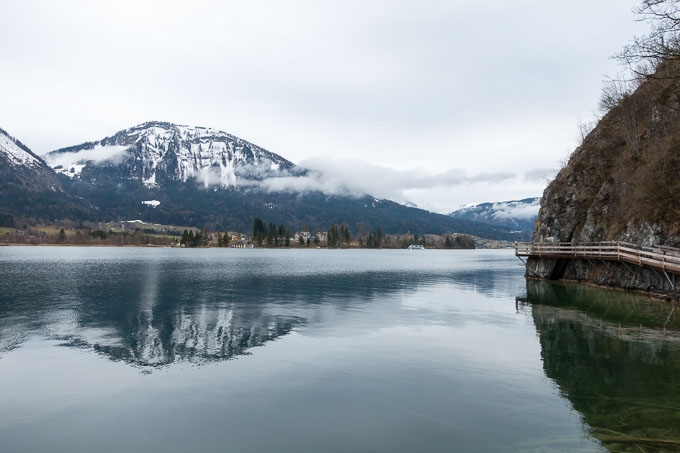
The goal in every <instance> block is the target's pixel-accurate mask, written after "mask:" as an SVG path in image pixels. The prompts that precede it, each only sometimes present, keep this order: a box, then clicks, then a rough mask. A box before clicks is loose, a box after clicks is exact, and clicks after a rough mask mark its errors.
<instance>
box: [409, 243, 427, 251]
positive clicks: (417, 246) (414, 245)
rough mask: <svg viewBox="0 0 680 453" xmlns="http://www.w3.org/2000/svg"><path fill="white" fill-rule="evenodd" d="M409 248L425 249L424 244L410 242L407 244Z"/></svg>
mask: <svg viewBox="0 0 680 453" xmlns="http://www.w3.org/2000/svg"><path fill="white" fill-rule="evenodd" d="M408 249H409V250H425V246H424V245H416V244H411V245H409V246H408Z"/></svg>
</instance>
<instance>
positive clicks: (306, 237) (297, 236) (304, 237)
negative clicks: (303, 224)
mask: <svg viewBox="0 0 680 453" xmlns="http://www.w3.org/2000/svg"><path fill="white" fill-rule="evenodd" d="M300 238H302V240H303V241H308V240H310V239H311V238H312V234H311V233H310V232H309V231H298V232H297V233H295V235H294V236H293V240H295V241H300Z"/></svg>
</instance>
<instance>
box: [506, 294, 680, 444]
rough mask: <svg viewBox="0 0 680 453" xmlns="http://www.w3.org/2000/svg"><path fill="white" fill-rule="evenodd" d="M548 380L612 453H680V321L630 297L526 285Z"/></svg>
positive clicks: (663, 307) (664, 308)
mask: <svg viewBox="0 0 680 453" xmlns="http://www.w3.org/2000/svg"><path fill="white" fill-rule="evenodd" d="M526 288H527V296H526V297H522V298H518V301H519V302H520V303H523V304H529V305H527V306H526V307H527V308H528V309H530V310H531V314H532V317H533V320H534V323H535V325H536V331H537V332H538V336H539V339H540V344H541V356H542V358H543V366H544V370H545V374H546V376H548V377H549V378H551V379H552V380H553V381H554V382H555V383H556V384H557V385H558V387H559V389H560V391H561V393H562V395H563V396H564V397H565V398H567V399H568V400H569V401H570V402H571V404H572V405H573V407H574V409H576V410H577V411H578V412H580V413H581V414H582V416H583V420H584V423H585V424H586V425H587V426H588V427H589V429H590V430H591V433H592V435H593V436H594V437H595V438H597V439H599V440H600V441H601V442H602V443H603V444H604V445H605V446H606V447H607V448H608V449H609V450H610V451H647V452H652V451H680V317H679V316H678V315H677V312H676V310H675V306H673V305H671V304H667V303H663V302H657V301H652V300H650V299H648V298H645V297H641V296H638V295H634V294H629V293H619V292H613V291H605V290H600V289H594V288H589V287H585V286H582V285H571V284H560V283H555V282H545V281H527V286H526Z"/></svg>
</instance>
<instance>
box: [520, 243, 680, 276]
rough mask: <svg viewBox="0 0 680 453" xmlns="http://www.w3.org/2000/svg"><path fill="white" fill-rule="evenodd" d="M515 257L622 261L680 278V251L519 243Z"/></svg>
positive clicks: (623, 245)
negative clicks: (679, 276) (679, 275)
mask: <svg viewBox="0 0 680 453" xmlns="http://www.w3.org/2000/svg"><path fill="white" fill-rule="evenodd" d="M515 255H516V256H518V257H523V256H526V257H538V258H572V259H575V258H583V259H592V260H605V261H620V262H623V263H630V264H636V265H638V266H649V267H652V268H655V269H659V270H662V271H664V273H666V272H667V273H672V274H680V249H678V248H674V247H665V246H653V247H646V246H642V245H636V244H631V243H628V242H614V241H605V242H581V243H571V242H516V243H515Z"/></svg>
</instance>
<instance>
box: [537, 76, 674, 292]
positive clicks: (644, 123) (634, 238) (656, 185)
mask: <svg viewBox="0 0 680 453" xmlns="http://www.w3.org/2000/svg"><path fill="white" fill-rule="evenodd" d="M532 240H533V241H536V242H545V241H547V242H553V241H554V242H595V241H627V242H632V243H636V244H642V245H669V246H676V247H678V246H680V64H679V63H676V62H672V63H666V64H664V65H663V66H661V68H660V69H659V71H658V72H657V73H656V74H655V75H654V76H652V77H650V78H648V79H647V80H645V81H644V82H643V83H642V84H640V86H639V87H638V88H637V89H636V90H635V92H634V93H632V94H631V95H628V96H624V97H622V98H621V99H620V100H619V102H618V104H617V105H615V106H614V107H613V108H612V109H611V110H610V111H609V112H608V113H607V114H606V115H605V116H604V118H603V119H602V120H601V121H600V122H599V123H598V125H597V126H596V127H595V129H593V131H592V132H591V133H590V134H589V135H588V136H587V137H586V138H585V140H584V141H583V143H582V145H581V146H579V147H578V148H577V149H576V150H575V151H574V153H573V154H572V155H571V157H570V159H569V162H568V164H567V165H566V166H565V167H564V168H562V169H561V170H560V172H559V173H558V174H557V176H556V177H555V179H554V180H553V181H552V182H551V183H550V184H549V185H548V187H547V188H546V189H545V191H544V193H543V197H542V199H541V208H540V211H539V213H538V219H537V221H536V225H535V229H534V233H533V237H532ZM526 275H527V276H528V277H538V278H552V279H559V278H564V279H571V280H586V281H589V282H592V283H597V284H602V285H610V286H615V287H620V288H628V289H640V290H650V289H669V288H670V283H669V282H668V281H667V279H666V278H665V276H663V275H662V274H659V272H657V271H655V270H651V269H644V268H643V269H633V268H632V267H630V266H626V265H624V264H621V263H602V262H592V261H584V260H555V259H538V258H530V259H529V260H528V262H527V270H526Z"/></svg>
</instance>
